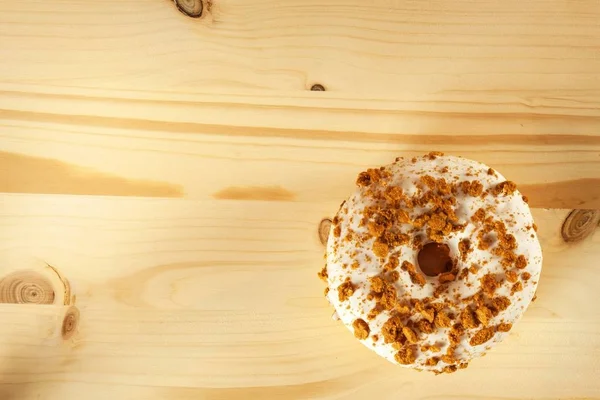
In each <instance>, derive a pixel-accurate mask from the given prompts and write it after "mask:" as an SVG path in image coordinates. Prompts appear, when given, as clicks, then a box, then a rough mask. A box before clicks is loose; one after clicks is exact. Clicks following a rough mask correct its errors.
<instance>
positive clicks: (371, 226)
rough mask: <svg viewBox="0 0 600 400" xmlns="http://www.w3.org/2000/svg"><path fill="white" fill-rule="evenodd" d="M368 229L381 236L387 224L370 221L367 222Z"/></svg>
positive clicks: (374, 234)
mask: <svg viewBox="0 0 600 400" xmlns="http://www.w3.org/2000/svg"><path fill="white" fill-rule="evenodd" d="M367 229H368V230H369V233H370V234H371V235H373V236H375V237H380V236H381V235H383V232H385V226H384V225H381V224H378V223H376V222H369V223H368V224H367Z"/></svg>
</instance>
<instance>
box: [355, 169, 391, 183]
mask: <svg viewBox="0 0 600 400" xmlns="http://www.w3.org/2000/svg"><path fill="white" fill-rule="evenodd" d="M388 175H389V172H384V171H382V170H381V169H372V168H370V169H368V170H366V171H365V172H361V173H360V174H359V175H358V179H357V180H356V184H357V185H358V186H361V187H365V186H369V185H370V184H371V183H377V182H379V181H380V180H381V178H383V177H386V176H388Z"/></svg>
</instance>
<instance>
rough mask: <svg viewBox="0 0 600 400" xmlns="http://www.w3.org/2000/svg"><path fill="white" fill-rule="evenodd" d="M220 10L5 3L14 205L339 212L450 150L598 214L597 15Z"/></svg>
mask: <svg viewBox="0 0 600 400" xmlns="http://www.w3.org/2000/svg"><path fill="white" fill-rule="evenodd" d="M211 3H212V5H211V7H210V10H209V11H208V13H207V14H206V15H205V16H204V17H202V18H200V19H199V20H196V19H189V18H186V17H185V16H183V15H181V14H180V13H178V12H177V11H176V9H175V7H174V6H173V4H172V3H171V2H169V1H163V0H140V1H133V0H122V1H115V2H109V3H106V2H101V3H97V2H96V3H95V2H91V3H89V2H88V3H85V4H82V3H80V2H77V1H74V0H65V1H62V2H47V3H44V4H43V5H40V4H39V3H36V2H32V1H19V2H11V1H6V0H2V1H0V44H1V45H0V127H1V129H0V151H2V152H3V154H2V155H0V157H1V158H0V167H1V168H2V169H6V170H9V171H17V170H18V171H22V173H23V174H24V176H26V177H28V179H15V178H14V176H11V175H9V177H8V178H6V177H5V176H4V177H2V179H3V180H2V181H0V191H4V192H28V193H40V192H41V193H70V194H105V195H130V196H174V197H179V196H186V197H187V198H191V199H200V200H206V199H208V198H212V196H214V195H215V194H219V193H222V192H223V191H225V192H227V191H231V190H234V191H235V190H238V189H240V187H243V186H249V187H250V188H251V189H252V188H254V189H256V188H258V191H262V192H265V191H266V192H268V193H271V191H272V190H273V189H274V188H275V190H276V189H277V188H282V189H283V190H284V192H285V193H287V195H286V196H288V198H291V199H294V200H296V201H312V200H321V201H333V200H337V199H339V198H341V197H343V196H345V194H346V193H347V190H348V187H349V185H351V181H352V180H353V177H354V175H355V174H356V173H357V172H359V171H360V170H362V169H364V168H365V167H367V166H373V165H380V164H382V163H385V162H389V161H390V160H391V159H393V158H394V157H396V156H399V155H413V154H417V153H423V152H426V151H430V150H432V149H435V150H442V151H445V152H449V153H455V154H459V155H464V156H467V157H471V158H476V159H478V160H481V161H483V162H486V163H488V164H490V165H492V166H493V167H494V168H496V169H498V170H500V171H503V172H504V173H505V174H506V175H507V176H509V177H510V178H511V179H513V180H515V181H518V182H519V183H520V184H521V185H522V187H523V190H524V192H525V193H526V194H527V195H528V196H529V197H530V198H531V201H532V204H533V205H535V206H537V207H560V208H574V207H579V208H586V207H587V208H600V192H599V191H600V157H599V154H600V133H599V132H600V129H599V128H600V102H599V99H600V56H599V55H598V52H597V48H598V47H599V46H600V24H598V22H597V21H599V20H600V3H598V2H597V1H596V0H582V1H578V2H577V3H572V2H570V3H568V4H566V3H564V2H563V1H559V0H550V1H547V0H544V1H542V0H536V1H533V2H528V3H523V2H522V1H518V0H509V1H504V2H501V3H498V2H495V1H480V2H477V4H473V2H471V1H467V0H459V1H453V2H452V5H451V6H450V5H449V4H448V3H447V2H444V1H432V2H428V3H422V2H413V1H408V0H398V1H388V0H374V1H370V2H366V3H365V2H364V1H359V0H343V1H342V0H328V1H327V5H328V6H329V7H326V6H325V4H324V3H323V2H317V1H304V0H303V1H300V0H289V1H286V2H285V4H280V2H277V1H275V0H261V1H256V2H252V3H249V2H247V1H244V0H219V1H212V2H211ZM315 83H319V84H322V85H323V86H324V88H325V89H326V91H324V92H323V91H320V92H315V91H311V90H310V88H311V86H312V85H313V84H315ZM7 153H10V154H7ZM21 156H28V157H36V158H38V159H31V158H23V157H21ZM39 158H47V159H50V160H46V161H44V160H39ZM107 160H110V161H107ZM44 163H46V164H44ZM48 163H49V164H48ZM58 163H62V164H58ZM65 164H69V165H65ZM43 165H51V167H50V170H49V171H48V173H55V174H56V175H50V176H48V174H45V175H43V178H42V176H41V175H40V174H39V173H38V172H39V168H44V167H43ZM217 170H224V171H225V170H226V171H229V172H228V173H227V174H215V173H214V171H217ZM190 171H193V172H192V173H190ZM13 173H14V172H13ZM73 174H81V175H82V176H85V179H86V180H87V181H88V184H86V185H82V179H75V180H73V179H71V178H72V176H73ZM291 175H292V176H293V177H294V178H293V179H290V178H289V177H290V176H291ZM92 177H93V178H92ZM242 177H243V178H242ZM5 179H8V182H7V181H6V180H5ZM315 182H319V183H320V184H321V185H322V187H326V188H328V189H327V190H322V189H321V188H317V187H316V185H315ZM110 187H113V189H111V188H110ZM114 188H116V189H114ZM246 189H247V188H246ZM289 193H291V194H292V195H289Z"/></svg>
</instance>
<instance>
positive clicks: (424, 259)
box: [417, 242, 453, 276]
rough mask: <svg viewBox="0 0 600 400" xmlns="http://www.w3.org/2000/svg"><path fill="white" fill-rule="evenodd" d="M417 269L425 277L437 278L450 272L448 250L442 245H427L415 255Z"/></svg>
mask: <svg viewBox="0 0 600 400" xmlns="http://www.w3.org/2000/svg"><path fill="white" fill-rule="evenodd" d="M417 261H418V263H419V268H420V269H421V271H422V272H423V273H424V274H425V275H427V276H438V275H440V274H443V273H444V272H450V271H451V270H452V265H453V263H452V258H451V257H450V248H449V247H448V245H446V244H444V243H435V242H431V243H427V244H426V245H425V246H423V248H422V249H421V251H419V254H418V255H417Z"/></svg>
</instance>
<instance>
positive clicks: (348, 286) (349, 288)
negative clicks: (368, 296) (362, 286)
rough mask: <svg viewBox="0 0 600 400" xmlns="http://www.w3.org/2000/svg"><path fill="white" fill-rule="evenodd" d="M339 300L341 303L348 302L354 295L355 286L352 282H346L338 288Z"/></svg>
mask: <svg viewBox="0 0 600 400" xmlns="http://www.w3.org/2000/svg"><path fill="white" fill-rule="evenodd" d="M337 290H338V298H339V300H340V301H346V300H348V299H349V298H350V296H352V295H353V294H354V285H352V282H350V281H346V282H344V283H342V284H341V285H340V286H338V288H337Z"/></svg>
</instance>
